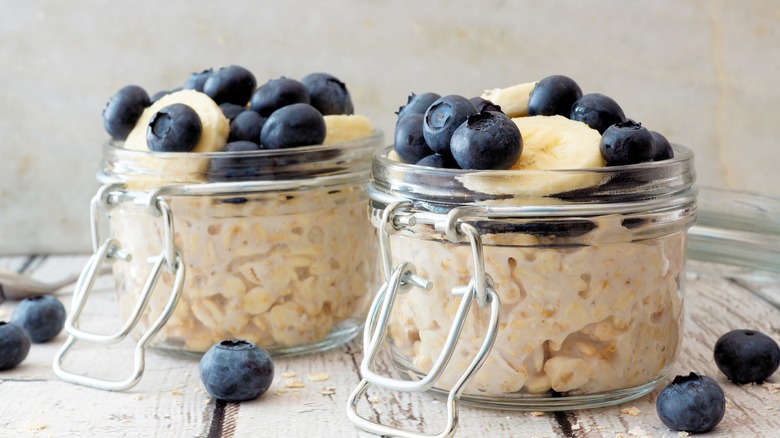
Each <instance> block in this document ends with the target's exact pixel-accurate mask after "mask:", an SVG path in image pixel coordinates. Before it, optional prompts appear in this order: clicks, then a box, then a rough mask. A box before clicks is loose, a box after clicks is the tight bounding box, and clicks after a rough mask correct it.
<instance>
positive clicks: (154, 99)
mask: <svg viewBox="0 0 780 438" xmlns="http://www.w3.org/2000/svg"><path fill="white" fill-rule="evenodd" d="M169 94H171V91H170V90H161V91H158V92H156V93H154V94H152V96H151V97H150V98H149V101H150V102H151V103H155V102H157V101H158V100H160V99H161V98H162V97H163V96H167V95H169Z"/></svg>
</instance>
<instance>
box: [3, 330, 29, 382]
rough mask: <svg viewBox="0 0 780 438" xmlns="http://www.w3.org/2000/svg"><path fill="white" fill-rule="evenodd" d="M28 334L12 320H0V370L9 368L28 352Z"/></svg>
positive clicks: (21, 359) (20, 361)
mask: <svg viewBox="0 0 780 438" xmlns="http://www.w3.org/2000/svg"><path fill="white" fill-rule="evenodd" d="M30 343H31V341H30V335H29V334H27V331H25V330H24V329H23V328H22V327H20V326H19V325H18V324H14V323H12V322H6V321H0V371H2V370H8V369H11V368H13V367H15V366H17V365H19V364H20V363H22V361H23V360H24V359H25V358H26V357H27V353H29V352H30Z"/></svg>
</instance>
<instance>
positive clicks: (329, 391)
mask: <svg viewBox="0 0 780 438" xmlns="http://www.w3.org/2000/svg"><path fill="white" fill-rule="evenodd" d="M335 393H336V388H325V389H323V390H322V391H320V394H322V395H333V394H335Z"/></svg>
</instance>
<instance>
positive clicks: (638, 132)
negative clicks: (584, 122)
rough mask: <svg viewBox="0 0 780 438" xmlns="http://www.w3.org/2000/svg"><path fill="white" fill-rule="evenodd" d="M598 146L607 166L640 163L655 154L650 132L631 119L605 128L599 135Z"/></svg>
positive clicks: (648, 159)
mask: <svg viewBox="0 0 780 438" xmlns="http://www.w3.org/2000/svg"><path fill="white" fill-rule="evenodd" d="M600 148H601V155H602V156H603V157H604V159H605V160H606V161H607V165H608V166H620V165H625V164H637V163H642V162H645V161H650V160H652V159H653V157H654V156H655V145H654V142H653V136H652V134H650V131H648V130H647V129H646V128H645V127H643V126H642V124H640V123H636V122H634V121H633V120H627V121H625V122H622V123H615V124H614V125H612V126H610V127H609V128H607V130H606V131H604V134H603V135H602V136H601V144H600Z"/></svg>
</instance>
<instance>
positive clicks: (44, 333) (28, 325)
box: [11, 295, 65, 343]
mask: <svg viewBox="0 0 780 438" xmlns="http://www.w3.org/2000/svg"><path fill="white" fill-rule="evenodd" d="M11 321H12V322H13V323H14V324H17V325H19V327H21V328H23V329H25V330H26V331H27V333H28V334H29V335H30V339H31V340H32V341H33V342H35V343H39V342H46V341H48V340H50V339H53V338H54V337H55V336H57V335H58V334H59V333H60V332H61V331H62V328H63V327H64V326H65V306H63V305H62V303H61V302H60V300H58V299H57V298H55V297H54V296H52V295H39V296H36V297H31V298H25V299H23V300H22V301H20V302H19V304H17V305H16V307H15V308H14V311H13V313H11Z"/></svg>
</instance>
